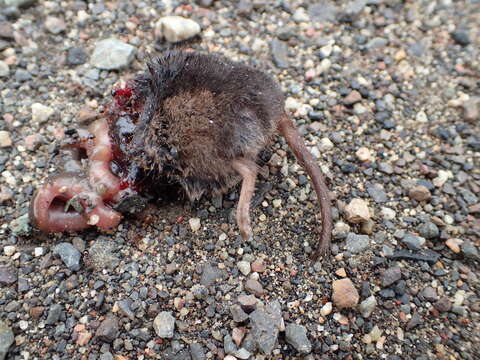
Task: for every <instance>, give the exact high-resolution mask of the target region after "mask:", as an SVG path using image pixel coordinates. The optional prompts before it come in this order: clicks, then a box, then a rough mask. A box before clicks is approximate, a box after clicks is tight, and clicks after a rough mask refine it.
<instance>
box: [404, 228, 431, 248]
mask: <svg viewBox="0 0 480 360" xmlns="http://www.w3.org/2000/svg"><path fill="white" fill-rule="evenodd" d="M425 241H426V240H425V238H423V237H420V236H416V235H414V234H412V233H411V232H406V233H405V236H404V237H403V239H402V242H403V243H404V244H405V245H407V247H408V248H409V249H410V250H415V251H418V250H421V249H422V246H423V245H424V244H425Z"/></svg>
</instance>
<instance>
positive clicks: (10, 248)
mask: <svg viewBox="0 0 480 360" xmlns="http://www.w3.org/2000/svg"><path fill="white" fill-rule="evenodd" d="M16 250H17V248H16V247H15V246H14V245H7V246H4V247H3V253H4V254H5V255H7V256H12V255H13V254H15V251H16Z"/></svg>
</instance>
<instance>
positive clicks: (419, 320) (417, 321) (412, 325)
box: [407, 311, 423, 330]
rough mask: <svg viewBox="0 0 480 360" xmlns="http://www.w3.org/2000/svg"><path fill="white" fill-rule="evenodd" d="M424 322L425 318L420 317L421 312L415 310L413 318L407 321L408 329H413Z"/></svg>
mask: <svg viewBox="0 0 480 360" xmlns="http://www.w3.org/2000/svg"><path fill="white" fill-rule="evenodd" d="M422 323H423V319H422V318H421V317H420V314H419V313H418V312H417V311H415V312H414V313H413V314H412V318H411V319H410V321H409V322H408V323H407V330H411V329H413V328H415V327H417V326H418V325H421V324H422Z"/></svg>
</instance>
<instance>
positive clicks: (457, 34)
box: [451, 30, 470, 46]
mask: <svg viewBox="0 0 480 360" xmlns="http://www.w3.org/2000/svg"><path fill="white" fill-rule="evenodd" d="M451 35H452V39H453V40H454V41H455V42H456V43H457V44H459V45H462V46H467V45H469V44H470V36H469V34H468V31H466V30H456V31H454V32H452V34H451Z"/></svg>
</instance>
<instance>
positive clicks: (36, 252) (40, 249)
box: [33, 247, 45, 257]
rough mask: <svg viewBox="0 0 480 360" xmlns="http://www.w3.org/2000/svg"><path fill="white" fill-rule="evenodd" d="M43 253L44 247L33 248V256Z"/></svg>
mask: <svg viewBox="0 0 480 360" xmlns="http://www.w3.org/2000/svg"><path fill="white" fill-rule="evenodd" d="M44 253H45V251H44V249H43V248H42V247H36V248H35V250H33V254H34V255H35V257H39V256H42V255H43V254H44Z"/></svg>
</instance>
